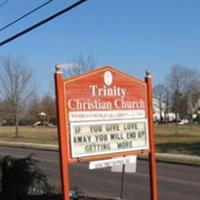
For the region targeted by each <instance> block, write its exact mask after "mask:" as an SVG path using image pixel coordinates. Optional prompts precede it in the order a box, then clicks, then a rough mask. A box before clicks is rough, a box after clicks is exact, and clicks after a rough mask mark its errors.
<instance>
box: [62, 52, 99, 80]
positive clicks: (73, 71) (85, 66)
mask: <svg viewBox="0 0 200 200" xmlns="http://www.w3.org/2000/svg"><path fill="white" fill-rule="evenodd" d="M95 67H96V60H95V58H94V56H93V55H92V54H91V55H88V56H85V57H84V56H83V55H82V54H80V55H79V56H77V57H74V58H72V59H70V60H69V61H68V63H67V64H64V65H63V69H64V75H65V77H66V78H69V77H71V76H74V75H79V74H82V73H84V72H87V71H90V70H92V69H94V68H95Z"/></svg>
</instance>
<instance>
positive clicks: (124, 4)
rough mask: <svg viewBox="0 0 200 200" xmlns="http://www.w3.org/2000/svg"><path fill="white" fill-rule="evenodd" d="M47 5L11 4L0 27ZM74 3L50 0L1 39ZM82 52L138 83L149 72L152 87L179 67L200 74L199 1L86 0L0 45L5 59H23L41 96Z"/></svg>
mask: <svg viewBox="0 0 200 200" xmlns="http://www.w3.org/2000/svg"><path fill="white" fill-rule="evenodd" d="M4 1H5V0H0V5H1V3H3V2H4ZM46 1H47V0H9V1H7V3H6V4H4V5H3V6H1V7H0V28H1V27H3V26H4V25H6V24H8V23H10V22H11V21H13V20H15V19H16V18H18V17H21V16H22V15H24V14H26V13H27V12H29V11H30V10H32V9H34V8H35V7H37V6H39V5H41V4H42V3H44V2H46ZM74 2H76V1H72V0H54V1H52V2H51V3H50V4H48V6H46V7H44V8H42V9H40V10H39V11H37V12H35V13H33V14H32V15H30V16H28V17H26V18H25V19H23V20H21V21H20V22H18V23H16V24H15V25H13V26H11V27H10V28H7V29H6V30H4V31H1V32H0V41H3V40H5V39H7V38H9V37H10V36H12V35H14V34H16V33H18V32H20V31H22V30H24V29H26V28H28V27H29V26H31V25H33V24H35V23H37V22H39V21H40V20H42V19H44V18H46V17H48V16H50V15H52V14H54V13H56V12H58V11H60V10H62V9H64V8H65V7H67V6H69V5H70V4H72V3H74ZM80 54H82V55H83V56H85V57H87V56H88V55H91V54H92V55H93V56H94V58H95V60H96V64H97V66H99V67H100V66H105V65H111V66H113V67H115V68H117V69H119V70H121V71H123V72H125V73H128V74H130V75H133V76H135V77H137V78H139V79H143V78H144V74H145V70H146V69H149V70H150V71H151V73H152V76H153V84H154V85H156V84H159V83H164V82H165V78H166V75H167V74H168V73H169V71H170V68H171V66H173V65H175V64H179V65H183V66H185V67H188V68H192V69H199V70H200V0H154V1H153V0H149V1H147V0H141V1H139V0H137V1H136V0H88V1H86V2H85V3H83V4H81V5H80V6H78V7H76V8H75V9H73V10H71V11H70V12H68V13H65V14H63V15H61V16H59V17H58V18H56V19H54V20H52V21H50V22H48V23H47V24H45V25H43V26H41V27H39V28H37V29H35V30H33V31H32V32H29V33H27V34H25V35H23V36H21V37H20V38H18V39H16V40H13V41H11V42H10V43H7V44H5V45H4V46H1V47H0V59H1V61H2V59H3V58H4V57H6V56H11V57H14V58H16V57H20V58H23V59H24V60H25V62H26V64H27V65H28V66H29V67H30V69H31V70H32V72H33V80H34V84H35V85H36V86H37V90H38V93H39V95H43V94H45V93H48V92H51V91H52V86H51V84H52V83H51V82H52V81H51V80H52V79H53V73H54V69H55V65H56V64H63V63H69V62H70V60H71V59H72V58H76V57H78V56H79V55H80ZM0 67H1V69H0V70H2V65H1V66H0Z"/></svg>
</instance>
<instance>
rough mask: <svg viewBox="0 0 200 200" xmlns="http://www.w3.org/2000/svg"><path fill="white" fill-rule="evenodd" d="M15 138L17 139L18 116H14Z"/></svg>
mask: <svg viewBox="0 0 200 200" xmlns="http://www.w3.org/2000/svg"><path fill="white" fill-rule="evenodd" d="M15 137H16V138H18V137H19V117H18V114H16V115H15Z"/></svg>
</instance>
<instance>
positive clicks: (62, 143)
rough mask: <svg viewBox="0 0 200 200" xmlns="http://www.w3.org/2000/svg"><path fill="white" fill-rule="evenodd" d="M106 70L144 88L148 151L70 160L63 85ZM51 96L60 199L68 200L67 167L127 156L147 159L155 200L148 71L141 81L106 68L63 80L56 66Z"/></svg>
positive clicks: (68, 127) (154, 163) (67, 120)
mask: <svg viewBox="0 0 200 200" xmlns="http://www.w3.org/2000/svg"><path fill="white" fill-rule="evenodd" d="M105 70H109V71H114V72H117V73H119V74H123V76H125V77H126V78H127V79H129V80H133V79H134V81H135V82H138V84H142V85H143V86H144V87H145V95H146V98H147V99H146V100H147V101H146V118H147V122H148V123H147V124H148V131H149V132H148V138H149V149H148V150H139V151H126V152H120V153H111V154H105V155H98V156H88V157H83V158H72V156H71V145H70V134H69V130H70V124H69V116H68V110H67V105H66V84H69V83H70V82H72V81H74V80H76V81H79V80H80V79H81V78H82V77H83V76H84V77H87V76H91V75H93V74H96V73H100V72H102V71H105ZM55 93H56V105H57V117H58V139H59V155H60V168H61V169H60V170H61V181H62V183H61V185H62V191H63V199H64V200H69V164H70V163H78V162H87V161H93V160H99V159H108V158H113V157H120V156H127V155H143V154H147V155H148V157H149V168H150V170H149V175H150V186H151V187H150V188H151V200H158V191H157V175H156V156H155V143H154V127H153V105H152V77H151V74H150V73H149V71H147V72H146V76H145V80H144V81H141V80H138V79H135V78H133V77H131V76H129V75H127V74H124V73H122V72H120V71H118V70H116V69H114V68H112V67H110V66H105V67H103V68H100V69H97V70H94V71H93V72H89V73H86V74H84V75H81V76H77V77H73V78H70V79H68V80H64V79H63V75H62V72H61V70H60V67H59V65H57V66H56V72H55Z"/></svg>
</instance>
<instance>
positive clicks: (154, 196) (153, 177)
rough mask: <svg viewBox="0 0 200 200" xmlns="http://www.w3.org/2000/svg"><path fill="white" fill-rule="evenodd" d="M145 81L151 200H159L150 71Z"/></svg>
mask: <svg viewBox="0 0 200 200" xmlns="http://www.w3.org/2000/svg"><path fill="white" fill-rule="evenodd" d="M145 81H146V84H147V102H148V127H149V173H150V188H151V200H158V183H157V174H156V154H155V143H154V125H153V102H152V98H153V96H152V77H151V74H150V72H149V71H148V70H147V71H146V77H145Z"/></svg>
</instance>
